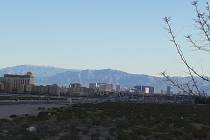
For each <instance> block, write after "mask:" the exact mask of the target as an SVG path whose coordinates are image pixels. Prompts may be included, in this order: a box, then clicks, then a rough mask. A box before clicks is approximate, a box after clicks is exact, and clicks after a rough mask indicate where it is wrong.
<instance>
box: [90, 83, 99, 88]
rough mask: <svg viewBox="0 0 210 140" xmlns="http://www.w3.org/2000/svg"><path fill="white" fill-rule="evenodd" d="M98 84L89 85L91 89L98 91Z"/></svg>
mask: <svg viewBox="0 0 210 140" xmlns="http://www.w3.org/2000/svg"><path fill="white" fill-rule="evenodd" d="M97 87H98V84H97V83H89V88H90V89H97Z"/></svg>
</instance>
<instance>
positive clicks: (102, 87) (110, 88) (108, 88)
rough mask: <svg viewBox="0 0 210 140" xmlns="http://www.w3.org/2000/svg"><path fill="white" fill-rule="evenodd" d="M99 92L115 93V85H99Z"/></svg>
mask: <svg viewBox="0 0 210 140" xmlns="http://www.w3.org/2000/svg"><path fill="white" fill-rule="evenodd" d="M98 88H99V91H102V92H112V91H113V85H112V84H107V83H98Z"/></svg>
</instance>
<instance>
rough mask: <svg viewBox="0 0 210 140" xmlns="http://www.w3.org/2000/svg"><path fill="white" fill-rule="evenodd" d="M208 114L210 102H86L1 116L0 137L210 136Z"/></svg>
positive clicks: (145, 139)
mask: <svg viewBox="0 0 210 140" xmlns="http://www.w3.org/2000/svg"><path fill="white" fill-rule="evenodd" d="M209 116H210V106H208V105H202V106H199V105H171V104H170V105H167V104H165V105H157V104H135V103H102V104H97V105H94V104H83V105H75V106H73V107H71V108H70V107H69V108H60V109H57V108H53V109H51V110H48V111H45V112H40V113H39V114H38V115H37V116H29V115H28V116H24V117H18V116H16V117H12V119H13V120H0V130H1V131H0V139H1V140H24V139H27V140H29V139H30V140H49V139H50V140H77V139H78V140H80V139H87V140H88V139H90V140H91V139H94V140H100V139H107V140H108V139H110V140H112V139H113V140H115V139H117V140H118V139H119V140H150V139H151V140H168V139H174V140H191V139H198V140H199V139H201V140H209V139H210V117H209ZM30 126H34V127H36V128H37V131H36V132H28V131H27V128H28V127H30Z"/></svg>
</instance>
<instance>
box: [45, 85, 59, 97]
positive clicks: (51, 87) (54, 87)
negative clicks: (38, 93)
mask: <svg viewBox="0 0 210 140" xmlns="http://www.w3.org/2000/svg"><path fill="white" fill-rule="evenodd" d="M47 87H48V89H49V94H50V95H60V87H59V86H58V85H56V84H54V85H47Z"/></svg>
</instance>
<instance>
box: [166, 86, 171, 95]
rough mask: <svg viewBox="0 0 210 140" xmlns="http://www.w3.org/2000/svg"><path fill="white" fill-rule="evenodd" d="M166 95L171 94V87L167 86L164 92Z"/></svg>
mask: <svg viewBox="0 0 210 140" xmlns="http://www.w3.org/2000/svg"><path fill="white" fill-rule="evenodd" d="M166 93H167V94H168V95H170V94H171V86H167V91H166Z"/></svg>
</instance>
